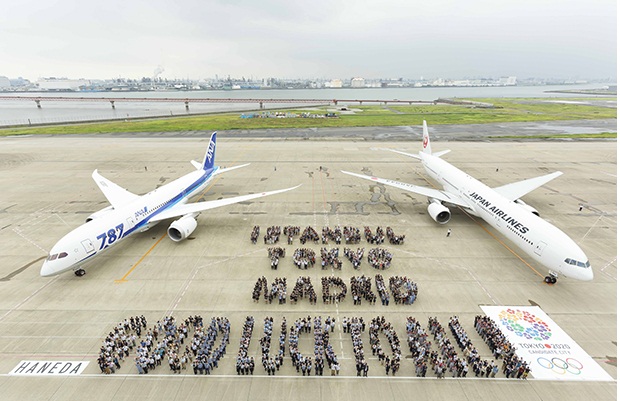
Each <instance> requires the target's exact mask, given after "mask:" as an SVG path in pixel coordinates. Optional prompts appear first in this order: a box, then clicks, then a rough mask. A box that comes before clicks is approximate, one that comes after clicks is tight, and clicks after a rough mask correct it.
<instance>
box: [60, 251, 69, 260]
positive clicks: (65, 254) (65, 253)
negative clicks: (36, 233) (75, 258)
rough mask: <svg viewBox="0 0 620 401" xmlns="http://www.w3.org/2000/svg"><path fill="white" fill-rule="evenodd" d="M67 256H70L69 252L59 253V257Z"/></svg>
mask: <svg viewBox="0 0 620 401" xmlns="http://www.w3.org/2000/svg"><path fill="white" fill-rule="evenodd" d="M67 256H69V254H68V253H67V252H60V253H59V254H58V259H62V258H66V257H67Z"/></svg>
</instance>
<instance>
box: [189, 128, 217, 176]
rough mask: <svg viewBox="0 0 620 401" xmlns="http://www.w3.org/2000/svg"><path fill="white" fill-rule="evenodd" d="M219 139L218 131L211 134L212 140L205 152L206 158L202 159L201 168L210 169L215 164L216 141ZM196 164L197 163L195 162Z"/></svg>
mask: <svg viewBox="0 0 620 401" xmlns="http://www.w3.org/2000/svg"><path fill="white" fill-rule="evenodd" d="M216 139H217V132H214V133H213V134H211V140H210V141H209V147H208V148H207V152H206V153H205V158H204V160H203V161H202V166H201V168H202V169H203V170H210V169H212V168H213V167H214V166H215V141H216ZM192 164H193V163H192ZM194 166H196V164H194Z"/></svg>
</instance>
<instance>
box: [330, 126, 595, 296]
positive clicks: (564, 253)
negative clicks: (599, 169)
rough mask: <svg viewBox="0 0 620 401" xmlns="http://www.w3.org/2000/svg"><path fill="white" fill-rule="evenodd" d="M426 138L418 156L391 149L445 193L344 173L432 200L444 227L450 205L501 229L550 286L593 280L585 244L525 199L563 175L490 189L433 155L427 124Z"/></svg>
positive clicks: (431, 210) (431, 211)
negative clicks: (562, 280)
mask: <svg viewBox="0 0 620 401" xmlns="http://www.w3.org/2000/svg"><path fill="white" fill-rule="evenodd" d="M422 138H423V139H422V150H421V151H420V152H419V153H418V154H417V155H415V154H409V153H405V152H400V151H397V150H391V149H388V150H390V151H392V152H395V153H399V154H401V155H405V156H408V157H413V158H415V159H418V160H420V161H421V162H422V165H423V166H424V169H425V170H426V172H427V173H428V175H430V176H431V177H432V178H433V179H434V180H435V181H437V182H438V183H439V184H440V185H441V186H442V187H443V190H439V189H434V188H427V187H420V186H417V185H412V184H407V183H404V182H398V181H393V180H387V179H383V178H377V177H369V176H367V175H362V174H355V173H350V172H347V171H342V172H343V173H345V174H348V175H352V176H354V177H358V178H364V179H366V180H370V181H373V182H376V183H380V184H385V185H389V186H392V187H396V188H399V189H401V190H404V191H409V192H413V193H416V194H419V195H423V196H426V197H427V198H428V203H429V204H428V213H429V215H430V216H431V217H432V218H433V220H435V221H436V222H437V223H439V224H446V223H447V222H448V221H449V220H450V217H451V213H450V209H448V208H447V207H446V206H445V205H446V204H448V205H454V206H460V207H462V208H463V209H464V210H466V211H467V213H470V214H472V215H474V216H477V217H480V218H482V219H483V220H484V221H486V222H487V223H488V224H489V225H491V226H492V227H495V229H497V230H498V231H499V232H500V233H502V234H503V235H504V236H505V237H506V238H507V239H508V240H510V241H511V242H512V243H513V244H515V245H517V246H518V247H519V248H520V249H521V250H522V251H524V252H525V253H526V254H527V255H528V256H530V257H531V258H532V259H534V260H536V261H537V262H539V263H540V264H542V265H543V266H545V267H546V268H548V269H549V275H548V276H546V277H545V282H546V283H548V284H554V283H555V282H556V281H557V278H558V274H562V275H564V276H566V277H570V278H573V279H577V280H584V281H588V280H592V279H593V277H594V275H593V273H592V268H591V266H590V262H589V260H588V258H587V257H586V255H585V253H584V252H583V251H582V250H581V248H580V247H579V245H577V244H576V243H575V241H573V240H572V239H571V238H570V237H569V236H568V235H566V234H565V233H564V232H562V231H561V230H560V229H559V228H557V227H555V226H554V225H552V224H551V223H549V222H547V221H545V220H543V219H541V218H540V217H539V214H538V212H537V211H536V209H534V208H533V207H531V206H530V205H528V204H526V203H525V202H523V201H522V200H521V199H520V198H521V197H522V196H524V195H526V194H528V193H530V192H531V191H533V190H534V189H536V188H538V187H540V186H542V185H544V184H546V183H547V182H549V181H551V180H552V179H554V178H556V177H559V176H560V175H561V174H562V173H561V172H559V171H556V172H555V173H551V174H547V175H544V176H541V177H536V178H531V179H528V180H524V181H519V182H515V183H512V184H507V185H503V186H501V187H497V188H490V187H488V186H487V185H485V184H483V183H482V182H480V181H478V180H477V179H475V178H473V177H472V176H470V175H469V174H467V173H465V172H463V171H461V170H459V169H458V168H456V167H454V166H453V165H451V164H450V163H448V162H446V161H444V160H442V159H441V157H440V156H442V155H444V154H446V153H448V152H449V150H444V151H441V152H437V153H433V152H432V151H431V144H430V138H429V135H428V128H427V126H426V121H424V123H423V135H422Z"/></svg>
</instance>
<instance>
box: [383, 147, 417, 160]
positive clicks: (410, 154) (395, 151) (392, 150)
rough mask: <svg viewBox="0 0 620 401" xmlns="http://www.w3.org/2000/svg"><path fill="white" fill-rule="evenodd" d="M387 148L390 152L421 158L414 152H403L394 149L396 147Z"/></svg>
mask: <svg viewBox="0 0 620 401" xmlns="http://www.w3.org/2000/svg"><path fill="white" fill-rule="evenodd" d="M386 150H387V151H390V152H394V153H398V154H400V155H404V156H407V157H413V158H414V159H418V160H420V156H418V155H414V154H412V153H405V152H401V151H400V150H394V149H386Z"/></svg>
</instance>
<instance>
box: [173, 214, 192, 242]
mask: <svg viewBox="0 0 620 401" xmlns="http://www.w3.org/2000/svg"><path fill="white" fill-rule="evenodd" d="M197 226H198V222H197V221H196V219H195V218H194V217H192V216H187V217H181V218H180V219H178V220H175V221H173V222H172V224H170V227H168V237H170V239H171V240H173V241H174V242H179V241H183V240H184V239H185V238H187V237H189V236H190V234H191V233H193V232H194V230H195V229H196V227H197Z"/></svg>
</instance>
